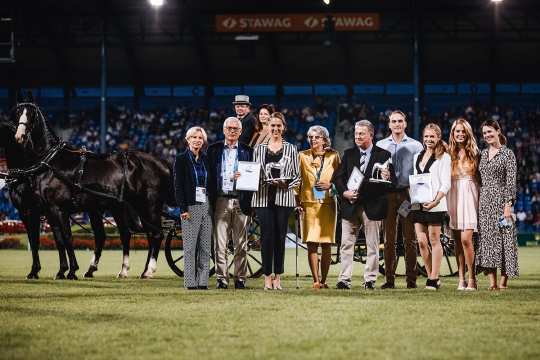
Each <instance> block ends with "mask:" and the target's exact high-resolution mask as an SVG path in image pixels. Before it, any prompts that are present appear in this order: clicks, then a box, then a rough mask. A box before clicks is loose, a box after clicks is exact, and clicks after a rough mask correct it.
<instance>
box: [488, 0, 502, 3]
mask: <svg viewBox="0 0 540 360" xmlns="http://www.w3.org/2000/svg"><path fill="white" fill-rule="evenodd" d="M491 2H494V3H500V2H503V0H491Z"/></svg>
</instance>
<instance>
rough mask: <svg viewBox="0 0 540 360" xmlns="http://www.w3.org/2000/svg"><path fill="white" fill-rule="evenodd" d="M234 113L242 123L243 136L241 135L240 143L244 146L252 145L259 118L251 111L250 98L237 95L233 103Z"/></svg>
mask: <svg viewBox="0 0 540 360" xmlns="http://www.w3.org/2000/svg"><path fill="white" fill-rule="evenodd" d="M233 105H234V112H235V113H236V117H237V118H238V120H240V121H241V122H242V135H240V142H241V143H244V144H247V145H249V144H251V139H252V138H253V134H254V133H255V129H256V125H257V118H256V117H255V115H253V114H252V113H251V111H250V108H251V103H250V102H249V96H247V95H236V96H235V97H234V101H233Z"/></svg>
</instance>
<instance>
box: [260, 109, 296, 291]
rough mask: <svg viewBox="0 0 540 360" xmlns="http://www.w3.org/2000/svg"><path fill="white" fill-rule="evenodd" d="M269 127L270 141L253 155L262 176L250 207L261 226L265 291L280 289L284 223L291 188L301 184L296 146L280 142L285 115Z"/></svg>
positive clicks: (290, 202)
mask: <svg viewBox="0 0 540 360" xmlns="http://www.w3.org/2000/svg"><path fill="white" fill-rule="evenodd" d="M269 127H270V139H269V140H268V142H267V143H262V144H259V145H257V146H256V147H255V149H254V152H253V155H254V156H253V158H254V161H256V162H259V163H260V164H261V167H262V169H263V176H261V183H260V184H259V190H258V191H257V192H256V193H255V195H254V196H253V199H252V201H251V206H252V207H253V208H254V209H255V213H256V214H257V217H258V219H259V223H260V225H261V256H262V263H263V272H264V289H265V290H269V289H276V290H281V280H280V275H281V274H283V263H284V260H285V237H286V235H287V223H288V219H289V215H290V214H291V212H292V210H293V209H294V208H295V207H296V199H295V195H294V190H293V189H294V188H295V187H297V186H298V184H299V183H300V177H299V168H300V166H299V160H298V151H297V150H296V146H294V145H292V144H290V143H288V142H286V141H285V140H284V139H283V133H284V132H285V130H286V128H287V123H286V121H285V116H283V114H282V113H280V112H275V113H273V114H272V115H271V116H270V123H269ZM271 179H276V180H271ZM272 273H273V274H274V277H273V278H272Z"/></svg>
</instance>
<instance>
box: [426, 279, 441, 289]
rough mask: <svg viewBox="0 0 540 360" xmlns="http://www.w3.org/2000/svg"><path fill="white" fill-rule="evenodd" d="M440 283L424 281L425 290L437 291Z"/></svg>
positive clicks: (436, 280)
mask: <svg viewBox="0 0 540 360" xmlns="http://www.w3.org/2000/svg"><path fill="white" fill-rule="evenodd" d="M440 287H441V283H440V282H439V279H427V281H426V290H439V288H440Z"/></svg>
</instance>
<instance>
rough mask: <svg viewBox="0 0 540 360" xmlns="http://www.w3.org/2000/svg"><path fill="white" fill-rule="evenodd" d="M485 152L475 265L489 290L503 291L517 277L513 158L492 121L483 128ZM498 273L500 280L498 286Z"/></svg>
mask: <svg viewBox="0 0 540 360" xmlns="http://www.w3.org/2000/svg"><path fill="white" fill-rule="evenodd" d="M482 136H483V138H484V141H485V142H486V143H487V145H488V148H487V149H484V150H482V155H481V159H480V165H479V166H478V168H479V170H480V179H481V184H482V185H481V187H480V208H479V219H480V224H479V235H480V239H479V242H478V251H477V254H476V265H477V267H479V268H480V269H482V270H484V271H485V272H486V273H487V274H488V276H489V284H490V286H489V289H490V290H498V289H506V287H507V286H508V278H509V277H515V276H518V274H519V268H518V260H517V257H518V254H517V239H516V237H517V234H516V227H515V225H514V219H513V215H512V206H513V203H514V200H515V197H516V168H517V165H516V157H515V155H514V153H513V152H512V150H510V149H508V148H507V147H506V138H505V136H504V135H503V134H502V133H501V127H500V126H499V124H498V123H497V121H495V120H487V121H484V123H483V124H482ZM497 269H500V270H501V280H500V283H499V284H497Z"/></svg>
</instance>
